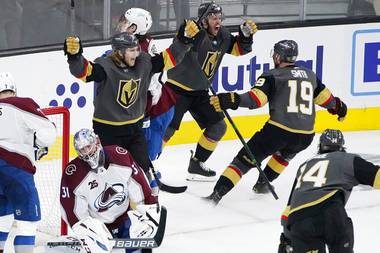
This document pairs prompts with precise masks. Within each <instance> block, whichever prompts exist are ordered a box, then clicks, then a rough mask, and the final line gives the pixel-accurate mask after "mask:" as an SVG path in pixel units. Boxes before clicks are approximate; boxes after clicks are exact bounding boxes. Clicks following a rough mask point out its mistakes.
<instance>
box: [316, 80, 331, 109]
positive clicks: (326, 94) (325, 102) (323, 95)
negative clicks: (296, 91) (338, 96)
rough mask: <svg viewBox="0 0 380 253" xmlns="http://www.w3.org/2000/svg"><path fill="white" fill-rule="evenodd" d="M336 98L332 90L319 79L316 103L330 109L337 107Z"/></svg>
mask: <svg viewBox="0 0 380 253" xmlns="http://www.w3.org/2000/svg"><path fill="white" fill-rule="evenodd" d="M333 98H334V96H333V95H332V94H331V92H330V90H329V89H328V88H327V87H326V86H325V85H324V84H323V83H322V82H321V80H319V78H317V87H316V88H315V90H314V103H315V104H317V105H319V106H322V107H324V108H327V109H330V108H333V107H334V106H335V100H334V99H333Z"/></svg>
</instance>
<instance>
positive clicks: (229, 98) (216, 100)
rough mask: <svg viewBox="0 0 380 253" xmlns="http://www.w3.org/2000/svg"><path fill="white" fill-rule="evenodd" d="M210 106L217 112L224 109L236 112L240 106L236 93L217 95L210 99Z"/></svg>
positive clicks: (238, 96)
mask: <svg viewBox="0 0 380 253" xmlns="http://www.w3.org/2000/svg"><path fill="white" fill-rule="evenodd" d="M210 104H211V105H212V106H214V108H215V111H217V112H221V111H223V110H226V109H233V110H236V109H237V108H238V107H239V105H240V95H239V94H237V93H236V92H228V93H219V94H218V95H216V96H211V97H210Z"/></svg>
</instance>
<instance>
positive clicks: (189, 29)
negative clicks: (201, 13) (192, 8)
mask: <svg viewBox="0 0 380 253" xmlns="http://www.w3.org/2000/svg"><path fill="white" fill-rule="evenodd" d="M200 30H201V28H200V26H199V25H198V24H197V23H196V22H195V21H194V20H191V19H189V20H186V26H185V34H184V35H185V36H186V37H188V38H194V37H195V36H196V35H197V34H198V33H199V31H200Z"/></svg>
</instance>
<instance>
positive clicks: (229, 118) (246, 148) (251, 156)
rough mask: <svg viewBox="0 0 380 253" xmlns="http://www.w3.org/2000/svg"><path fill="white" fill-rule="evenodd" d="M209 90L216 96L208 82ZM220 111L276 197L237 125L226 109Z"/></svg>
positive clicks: (276, 197) (275, 196)
mask: <svg viewBox="0 0 380 253" xmlns="http://www.w3.org/2000/svg"><path fill="white" fill-rule="evenodd" d="M210 91H211V93H212V94H213V95H214V96H217V94H216V92H215V90H214V88H213V87H212V84H210ZM222 111H223V113H224V115H225V116H226V118H227V119H228V121H229V122H230V124H231V126H232V128H233V129H234V131H235V133H236V135H237V136H238V137H239V140H240V142H241V143H242V144H243V146H244V149H245V151H246V152H247V154H248V157H249V159H251V161H252V162H253V164H254V165H255V166H256V168H257V170H258V171H259V174H260V176H262V177H263V178H264V181H265V183H266V184H267V186H268V187H269V190H270V192H271V193H272V195H273V197H274V198H275V199H278V196H277V193H276V192H275V191H274V189H273V186H272V185H271V184H270V182H269V180H268V178H267V176H266V175H265V173H264V172H263V170H262V169H261V165H260V163H258V162H257V161H256V159H255V156H254V155H253V154H252V152H251V149H250V148H249V147H248V145H247V143H246V142H245V140H244V138H243V136H242V135H241V133H240V131H239V129H238V128H237V126H236V125H235V123H234V121H233V120H232V118H231V116H230V115H229V114H228V112H227V110H224V109H222Z"/></svg>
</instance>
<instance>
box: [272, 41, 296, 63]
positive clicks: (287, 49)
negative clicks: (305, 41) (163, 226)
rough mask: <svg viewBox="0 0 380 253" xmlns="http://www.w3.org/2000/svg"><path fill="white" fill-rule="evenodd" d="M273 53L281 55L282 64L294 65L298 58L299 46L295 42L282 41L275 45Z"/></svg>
mask: <svg viewBox="0 0 380 253" xmlns="http://www.w3.org/2000/svg"><path fill="white" fill-rule="evenodd" d="M273 52H274V53H277V54H279V55H280V60H281V61H282V62H290V63H293V62H295V61H296V59H297V56H298V45H297V42H295V41H294V40H280V41H279V42H277V43H276V44H274V47H273Z"/></svg>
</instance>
